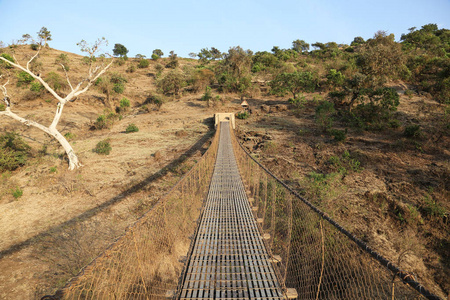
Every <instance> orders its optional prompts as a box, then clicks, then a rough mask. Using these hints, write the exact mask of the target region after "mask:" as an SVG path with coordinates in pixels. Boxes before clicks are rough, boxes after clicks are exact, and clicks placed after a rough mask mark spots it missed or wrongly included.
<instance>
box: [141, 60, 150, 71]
mask: <svg viewBox="0 0 450 300" xmlns="http://www.w3.org/2000/svg"><path fill="white" fill-rule="evenodd" d="M149 65H150V62H149V61H148V60H146V59H141V60H140V61H139V64H138V68H139V69H144V68H148V66H149Z"/></svg>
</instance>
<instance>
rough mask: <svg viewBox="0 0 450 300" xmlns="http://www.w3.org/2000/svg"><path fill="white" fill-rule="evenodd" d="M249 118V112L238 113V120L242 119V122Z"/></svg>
mask: <svg viewBox="0 0 450 300" xmlns="http://www.w3.org/2000/svg"><path fill="white" fill-rule="evenodd" d="M248 117H250V114H249V113H248V111H242V112H238V113H237V114H236V118H238V119H241V120H245V119H247V118H248Z"/></svg>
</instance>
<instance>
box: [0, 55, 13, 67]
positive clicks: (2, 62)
mask: <svg viewBox="0 0 450 300" xmlns="http://www.w3.org/2000/svg"><path fill="white" fill-rule="evenodd" d="M0 56H1V57H3V58H5V59H6V60H9V61H10V62H14V58H13V57H12V56H11V55H9V54H8V53H2V54H1V55H0ZM0 66H4V67H5V68H6V69H11V68H12V67H13V66H11V65H10V64H8V63H7V62H4V61H3V60H0Z"/></svg>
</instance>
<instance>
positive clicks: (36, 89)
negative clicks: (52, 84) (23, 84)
mask: <svg viewBox="0 0 450 300" xmlns="http://www.w3.org/2000/svg"><path fill="white" fill-rule="evenodd" d="M43 90H44V86H43V85H42V84H40V83H39V82H33V83H32V84H31V87H30V91H32V92H36V93H39V92H42V91H43Z"/></svg>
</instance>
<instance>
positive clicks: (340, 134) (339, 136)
mask: <svg viewBox="0 0 450 300" xmlns="http://www.w3.org/2000/svg"><path fill="white" fill-rule="evenodd" d="M330 134H331V135H332V136H333V137H334V140H335V141H336V142H343V141H345V140H346V139H347V130H338V129H332V130H331V131H330Z"/></svg>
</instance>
